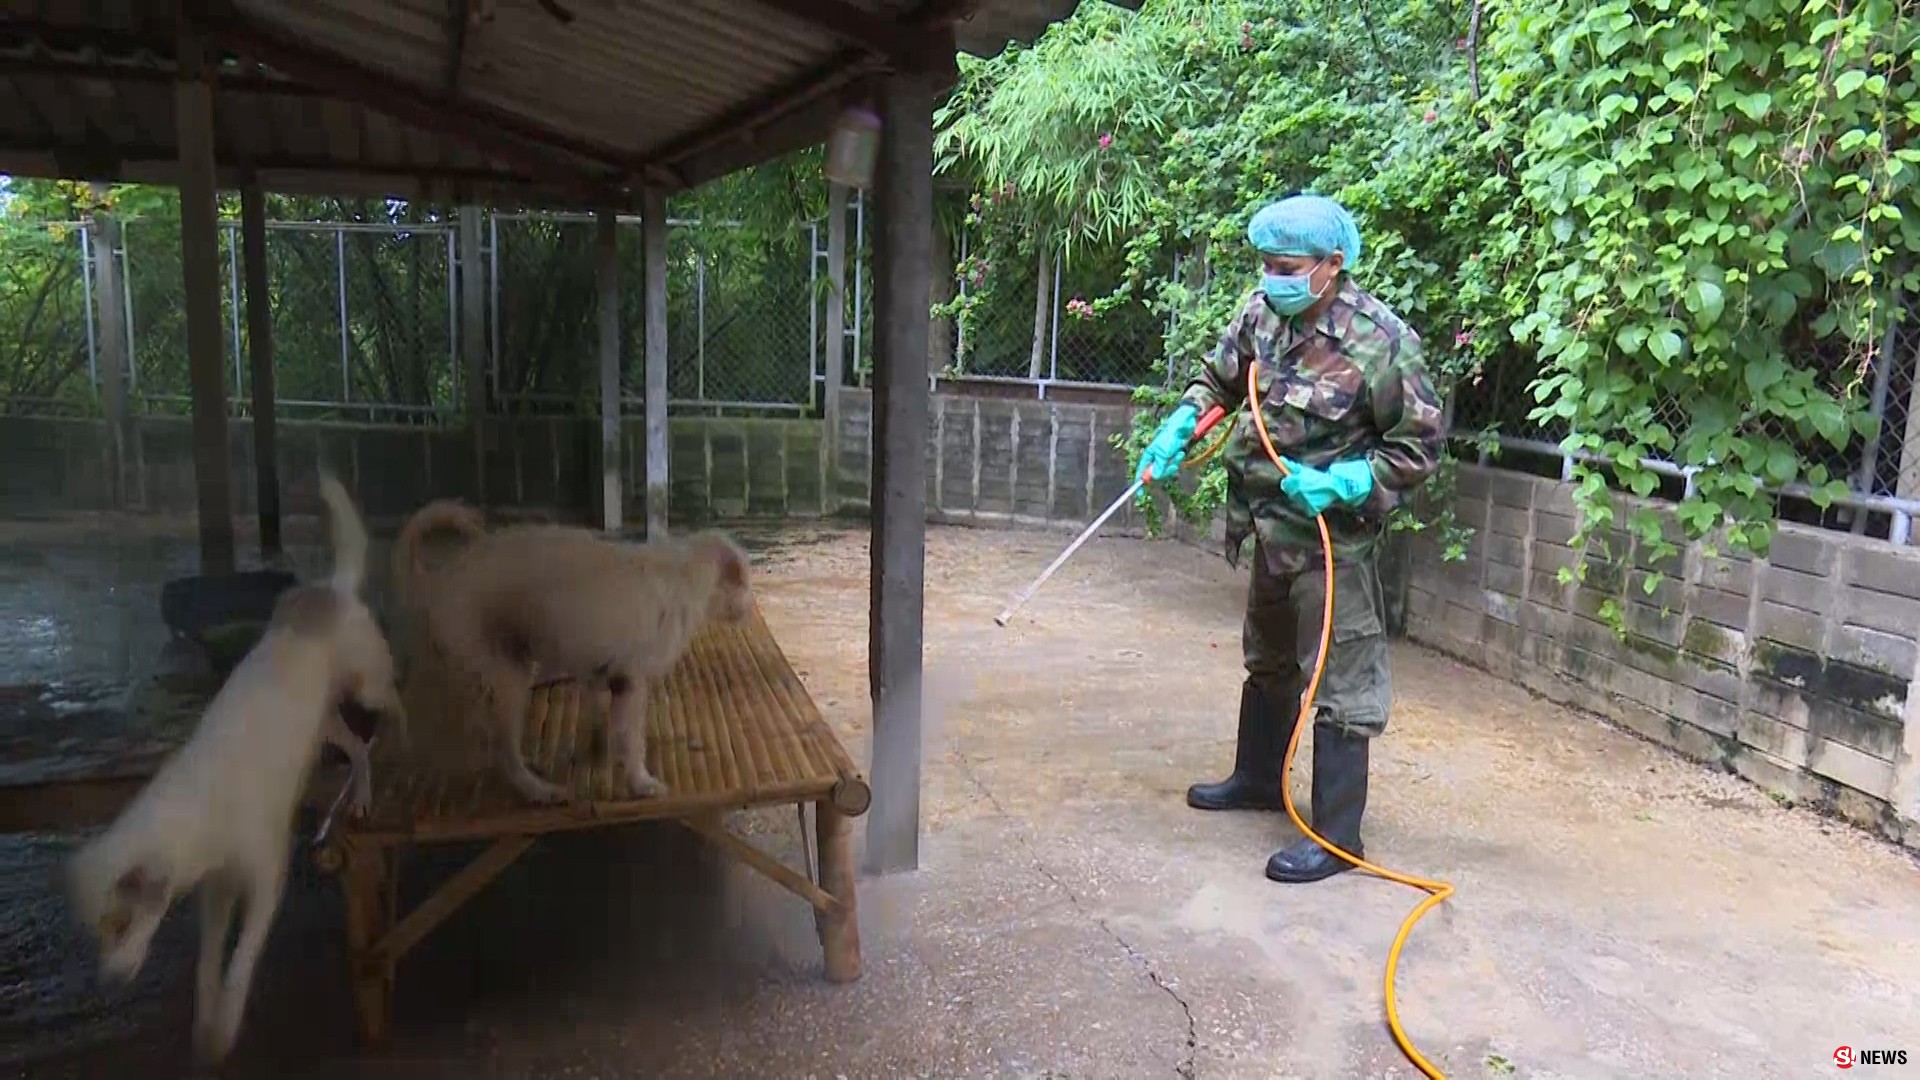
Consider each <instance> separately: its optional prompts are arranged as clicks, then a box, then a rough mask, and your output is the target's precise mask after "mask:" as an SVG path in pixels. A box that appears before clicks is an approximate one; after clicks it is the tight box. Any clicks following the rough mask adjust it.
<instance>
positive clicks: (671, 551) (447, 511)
mask: <svg viewBox="0 0 1920 1080" xmlns="http://www.w3.org/2000/svg"><path fill="white" fill-rule="evenodd" d="M476 520H477V519H476V518H474V517H473V516H472V511H470V510H467V509H466V508H464V507H460V506H459V505H458V504H454V503H449V502H444V501H443V502H437V503H431V504H429V505H427V506H425V507H422V508H421V509H420V510H419V511H418V512H417V513H416V514H415V516H414V519H413V520H412V521H410V522H408V525H407V527H406V529H405V530H404V531H403V532H402V535H401V540H400V546H399V547H398V548H397V549H396V550H395V552H394V566H395V570H396V573H398V574H399V575H401V576H402V577H404V578H406V579H407V580H405V581H400V582H396V584H395V587H396V590H397V592H398V593H399V595H401V596H404V597H406V598H408V601H409V603H411V604H413V605H414V606H415V611H414V613H413V616H412V617H413V619H414V626H415V629H416V632H417V635H418V636H416V638H415V643H416V646H417V648H418V651H417V653H416V655H418V653H427V654H430V657H431V662H432V663H434V664H435V665H437V666H438V667H439V668H440V676H441V677H442V678H448V679H471V680H473V682H474V683H475V684H476V689H477V691H478V696H479V697H480V698H481V699H482V701H483V703H484V708H485V709H486V719H487V721H488V723H489V726H490V728H491V731H492V735H493V742H494V757H495V760H496V763H497V767H498V768H499V769H500V771H501V774H502V775H503V776H504V777H505V779H506V780H507V782H508V783H510V784H511V785H512V786H513V788H514V790H516V791H517V792H519V793H520V795H521V796H522V797H523V798H525V799H527V800H528V801H530V802H535V803H557V802H563V801H565V800H566V799H567V798H568V792H567V791H566V789H564V788H562V787H560V786H559V785H557V784H555V783H553V782H551V781H549V780H547V779H544V778H542V777H540V776H538V775H536V774H535V773H534V772H533V770H532V769H530V768H529V767H528V766H527V762H526V758H525V756H524V755H523V754H522V752H521V747H520V742H521V736H522V734H523V731H524V727H525V724H526V714H527V706H528V701H529V699H530V698H531V696H532V691H533V685H534V680H535V678H536V671H537V672H538V673H539V676H541V677H547V676H557V675H570V676H573V677H574V678H577V679H579V680H581V681H582V682H584V683H586V684H588V685H589V686H590V687H591V688H592V689H594V690H595V691H596V692H599V693H601V694H604V695H605V696H606V697H607V698H608V699H610V701H609V716H608V720H609V725H608V726H609V728H610V729H611V735H612V738H613V740H614V746H613V750H614V752H615V754H616V756H617V758H618V760H619V761H620V762H621V764H622V766H623V767H624V774H625V776H626V780H627V786H628V789H629V790H630V791H631V792H632V794H633V795H634V796H635V797H636V798H648V797H652V796H657V795H661V794H664V793H665V792H666V785H665V784H663V783H662V782H661V781H660V780H659V779H658V778H656V777H655V776H654V775H653V774H652V773H651V772H650V771H649V770H648V769H647V740H646V719H647V717H646V712H647V684H648V682H649V680H652V679H655V678H658V677H660V676H663V675H665V674H667V673H668V672H670V671H672V670H673V667H674V665H675V664H677V663H679V661H680V658H681V656H683V655H684V654H685V653H686V650H687V647H688V645H689V644H691V642H692V640H693V636H694V634H695V633H696V632H698V631H699V629H700V628H701V626H702V625H703V624H705V623H706V622H707V621H708V620H710V619H719V620H723V621H729V622H733V621H739V620H741V619H744V618H746V617H747V616H748V614H749V613H750V612H751V611H752V609H753V599H752V595H751V592H750V590H749V588H748V584H747V557H746V553H745V552H743V551H742V550H741V549H740V548H739V546H738V545H736V544H734V543H733V542H732V541H731V540H729V539H727V538H726V537H725V536H723V535H721V534H719V533H717V532H702V533H698V534H695V535H692V536H689V537H685V538H674V539H668V540H656V541H650V542H648V543H644V544H628V543H621V542H618V541H614V540H608V539H605V538H603V537H601V536H599V535H597V534H595V533H593V532H591V531H589V530H587V529H581V528H574V527H570V526H561V525H518V526H510V527H508V528H505V529H501V530H498V531H496V532H478V531H476V529H475V522H476ZM434 527H449V528H452V529H454V530H455V531H459V532H461V533H463V535H465V536H467V538H468V540H467V543H466V545H465V546H463V547H461V548H460V549H459V550H458V551H457V552H455V553H454V554H453V555H452V556H451V558H450V559H449V560H448V561H447V562H446V563H445V564H444V565H443V566H441V567H440V568H439V569H437V570H434V571H431V572H428V571H427V570H426V569H425V568H424V566H423V565H422V563H421V561H420V559H419V558H418V553H417V551H416V550H415V548H414V547H413V545H414V544H416V543H417V542H418V540H419V538H420V537H422V536H424V535H425V534H426V533H427V532H428V531H430V530H431V529H432V528H434ZM410 537H411V540H410V539H409V538H410Z"/></svg>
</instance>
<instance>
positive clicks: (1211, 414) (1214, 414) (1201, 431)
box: [1140, 405, 1227, 481]
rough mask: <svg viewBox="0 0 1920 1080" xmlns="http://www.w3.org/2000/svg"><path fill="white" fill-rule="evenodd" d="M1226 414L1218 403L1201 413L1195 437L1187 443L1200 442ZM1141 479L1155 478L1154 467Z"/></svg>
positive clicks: (1150, 467) (1144, 472)
mask: <svg viewBox="0 0 1920 1080" xmlns="http://www.w3.org/2000/svg"><path fill="white" fill-rule="evenodd" d="M1226 415H1227V410H1226V409H1224V408H1222V407H1220V406H1218V405H1215V406H1214V407H1212V408H1211V409H1208V410H1207V411H1206V412H1204V413H1201V414H1200V422H1199V423H1198V424H1195V425H1194V427H1193V437H1192V438H1190V439H1188V440H1187V445H1188V446H1192V445H1193V444H1194V443H1197V442H1199V441H1200V437H1201V436H1203V435H1205V434H1206V433H1207V432H1209V431H1212V430H1213V425H1215V424H1217V423H1219V422H1220V420H1221V418H1223V417H1225V416H1226ZM1140 479H1141V480H1142V481H1147V480H1151V479H1153V467H1152V466H1148V467H1147V468H1146V470H1145V471H1143V472H1142V473H1141V474H1140Z"/></svg>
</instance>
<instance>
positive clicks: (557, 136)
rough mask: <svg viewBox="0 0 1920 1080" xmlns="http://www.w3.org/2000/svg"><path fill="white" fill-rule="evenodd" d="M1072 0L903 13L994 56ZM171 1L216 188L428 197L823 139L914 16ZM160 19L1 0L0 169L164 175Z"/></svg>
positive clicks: (471, 0)
mask: <svg viewBox="0 0 1920 1080" xmlns="http://www.w3.org/2000/svg"><path fill="white" fill-rule="evenodd" d="M1075 2H1076V0H981V2H978V3H974V4H971V5H967V4H964V3H955V2H952V0H931V2H930V3H922V4H918V5H915V6H913V8H912V11H913V13H914V14H913V16H912V17H913V18H916V19H919V20H923V21H924V20H926V19H927V18H928V17H929V14H931V17H932V18H933V19H935V20H940V19H941V18H942V16H941V14H940V13H941V12H944V13H946V14H945V16H944V18H945V19H946V20H951V19H953V18H954V13H956V12H959V13H961V14H962V16H963V17H964V19H965V21H963V22H960V23H959V24H958V25H957V26H956V34H957V37H958V39H959V40H960V42H961V43H962V46H963V47H966V48H968V49H969V51H976V52H991V51H997V50H998V49H999V48H1001V47H1003V46H1004V45H1005V43H1006V41H1007V40H1009V39H1014V40H1030V39H1031V38H1032V37H1033V36H1035V35H1037V34H1038V33H1039V32H1040V31H1041V30H1043V29H1044V28H1045V26H1046V24H1047V22H1048V21H1050V20H1052V19H1057V18H1060V17H1063V16H1064V15H1065V14H1067V13H1070V12H1071V10H1072V8H1073V7H1074V6H1075ZM190 6H191V7H193V8H194V9H195V10H196V12H197V16H196V20H195V26H196V28H197V30H198V31H199V32H200V33H201V34H202V35H203V37H204V40H205V41H206V43H207V49H208V51H207V55H208V58H209V60H210V61H212V62H213V63H214V70H215V72H216V77H217V84H216V85H217V89H216V93H215V103H214V116H215V126H216V132H215V144H216V147H217V156H218V158H219V162H220V166H221V176H222V183H223V184H226V185H237V184H238V183H239V180H240V178H241V175H242V172H243V171H245V172H250V173H252V174H253V175H255V176H257V177H258V178H259V180H260V181H261V183H262V184H264V185H266V186H267V187H269V188H272V189H275V190H282V191H294V192H327V193H337V194H370V195H371V194H379V195H393V196H398V197H404V198H420V199H432V200H435V201H453V200H467V199H472V200H479V201H486V202H492V203H510V202H543V203H574V204H594V203H615V204H622V205H631V204H632V203H633V202H635V201H637V199H638V192H639V188H640V186H641V185H642V184H643V183H654V184H660V185H663V186H668V187H674V186H679V185H682V184H687V183H699V182H702V181H704V180H707V179H711V178H712V177H713V176H715V175H718V174H719V173H720V172H724V171H730V170H731V169H733V168H738V167H742V166H744V165H746V164H751V163H753V162H754V161H756V160H764V159H765V158H768V157H772V156H775V155H777V154H779V153H782V152H785V151H786V150H789V149H792V148H795V147H798V146H804V145H807V144H809V143H813V142H817V141H819V140H820V138H822V137H823V135H824V133H825V130H826V125H827V123H828V122H829V121H830V119H831V117H832V115H833V114H834V113H835V112H836V111H837V109H838V108H839V106H840V104H841V102H842V99H843V96H844V95H845V94H847V93H849V92H851V91H852V89H854V88H857V85H858V83H859V81H860V80H861V79H863V78H865V77H867V76H869V75H871V74H872V73H873V72H874V71H876V70H878V69H880V68H882V67H883V66H884V65H885V64H886V63H887V61H886V60H884V59H883V58H882V57H881V55H880V54H879V53H878V52H877V51H876V49H877V48H879V47H881V46H877V45H876V44H875V42H882V43H886V42H892V41H895V40H898V39H899V38H901V37H913V38H915V39H916V40H917V39H918V38H921V37H925V36H927V35H928V33H929V31H928V30H926V29H925V28H924V22H923V23H922V24H921V25H920V26H918V27H917V28H909V27H908V24H907V23H906V22H905V21H904V20H905V18H907V17H908V16H903V15H902V14H901V9H900V8H899V7H897V6H895V5H893V4H890V3H883V2H881V0H198V2H197V3H192V4H190ZM969 7H970V8H971V9H972V10H971V14H966V9H967V8H969ZM936 8H937V9H938V10H937V11H935V10H934V9H936ZM463 12H464V13H465V14H466V16H467V17H466V18H464V19H463V18H461V17H460V15H461V13H463ZM174 13H175V5H174V4H173V3H169V2H166V0H38V2H36V0H0V172H5V173H12V174H16V175H37V176H67V177H75V178H82V179H119V180H134V181H147V182H157V183H169V182H171V181H172V178H173V174H174V172H175V168H176V161H175V158H176V149H175V147H176V143H175V137H174V117H173V112H174V98H175V94H174V85H175V84H174V82H173V78H174V73H175V69H176V66H177V45H176V41H177V36H176V24H175V14H174ZM800 13H806V14H805V15H802V14H800ZM889 35H891V36H889Z"/></svg>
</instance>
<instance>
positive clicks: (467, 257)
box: [456, 206, 487, 506]
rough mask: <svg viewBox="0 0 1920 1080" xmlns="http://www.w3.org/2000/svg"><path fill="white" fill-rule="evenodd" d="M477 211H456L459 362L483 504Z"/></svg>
mask: <svg viewBox="0 0 1920 1080" xmlns="http://www.w3.org/2000/svg"><path fill="white" fill-rule="evenodd" d="M480 218H481V211H480V208H479V207H477V206H463V207H461V208H460V236H459V239H458V240H457V241H456V242H457V243H458V245H459V248H460V360H461V364H462V369H461V370H462V375H463V377H464V381H465V383H466V391H467V393H466V398H467V430H468V432H469V433H470V434H471V436H472V438H473V497H474V501H475V502H477V503H479V504H480V505H482V506H485V505H486V503H487V272H486V269H485V265H484V262H483V260H482V259H481V257H480V224H481V221H480Z"/></svg>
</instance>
